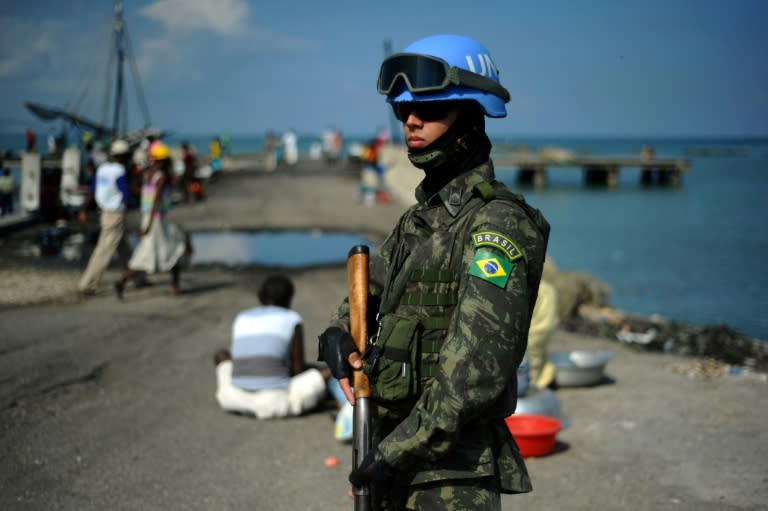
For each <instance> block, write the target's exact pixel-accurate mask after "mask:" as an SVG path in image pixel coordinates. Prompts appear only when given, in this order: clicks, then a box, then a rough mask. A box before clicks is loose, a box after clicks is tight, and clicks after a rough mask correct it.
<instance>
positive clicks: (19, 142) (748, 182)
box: [0, 133, 768, 341]
mask: <svg viewBox="0 0 768 511" xmlns="http://www.w3.org/2000/svg"><path fill="white" fill-rule="evenodd" d="M215 135H216V134H207V135H206V134H202V135H201V134H198V135H194V134H188V135H184V134H173V135H171V136H169V137H168V139H167V141H168V143H170V144H172V145H177V144H179V143H180V142H181V141H182V140H186V141H188V142H190V143H191V144H192V145H193V146H195V148H196V149H197V151H198V153H199V154H201V155H205V154H207V152H208V144H209V142H210V141H211V139H212V138H213V137H214V136H215ZM374 136H375V133H372V134H370V135H367V136H349V135H348V136H345V143H346V145H345V148H348V147H349V145H351V144H353V143H363V142H366V141H368V140H370V139H372V138H373V137H374ZM491 139H492V141H493V143H494V151H495V152H501V151H505V150H510V149H521V148H524V149H525V150H528V151H529V152H531V153H536V152H538V151H540V150H541V149H544V148H548V147H557V148H561V149H565V150H568V151H572V152H574V153H577V154H590V155H602V156H639V155H640V152H641V150H642V148H643V147H644V146H651V147H652V148H653V149H654V152H655V155H656V157H658V158H675V159H686V160H688V162H689V164H690V170H689V171H688V172H687V173H685V174H684V175H683V178H682V183H681V184H680V186H679V187H674V188H673V187H659V186H641V184H640V172H639V169H633V168H626V169H623V170H622V171H621V172H620V174H619V182H618V185H617V186H616V187H615V188H613V189H601V188H593V187H586V186H584V185H583V182H582V179H583V178H582V173H581V171H580V169H577V168H572V167H553V168H551V169H550V170H549V173H548V184H547V186H546V187H544V188H542V189H533V188H529V187H520V186H519V185H518V184H517V179H516V178H517V173H516V169H510V168H497V178H498V179H499V180H501V181H503V182H505V183H506V184H507V185H508V186H509V187H510V188H511V189H512V190H513V191H516V192H518V193H521V194H523V195H524V196H525V197H526V199H527V200H528V202H530V203H531V204H532V205H534V206H535V207H537V208H539V209H541V211H542V212H543V213H544V215H545V217H546V218H547V219H548V220H549V222H550V224H551V225H552V232H551V236H550V242H549V248H548V254H549V255H550V256H551V257H552V258H553V260H554V262H555V264H556V265H557V267H558V268H559V269H561V270H568V271H579V272H585V273H589V274H591V275H593V276H595V277H597V278H598V279H600V280H601V281H603V282H605V283H606V284H607V285H609V286H610V287H611V290H612V291H611V304H612V306H614V307H615V308H617V309H620V310H624V311H627V312H629V313H633V314H639V315H645V316H650V315H654V314H658V315H660V316H663V317H665V318H668V319H670V320H674V321H684V322H687V323H690V324H692V325H694V326H705V325H722V324H725V325H727V326H729V327H731V328H733V329H735V330H737V331H739V332H741V333H743V334H745V335H747V336H749V337H753V338H757V339H761V340H764V341H765V340H768V292H766V289H768V263H766V262H765V258H766V254H768V227H767V226H766V225H765V222H766V220H768V200H766V197H767V196H768V137H714V136H712V137H710V136H708V137H519V136H491ZM228 142H229V147H228V150H229V152H230V153H232V154H237V153H250V152H259V151H262V150H263V143H264V136H263V135H231V136H229V137H228ZM319 142H320V134H309V135H305V134H299V151H300V154H303V155H306V154H309V151H310V148H311V147H312V145H313V144H317V143H319ZM23 145H24V134H23V133H19V134H7V133H6V134H0V150H6V149H9V150H11V151H15V152H18V151H20V150H21V149H22V148H23ZM38 147H41V148H43V149H44V148H45V140H44V139H42V140H41V138H40V136H38Z"/></svg>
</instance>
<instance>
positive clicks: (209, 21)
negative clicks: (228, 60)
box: [140, 0, 250, 35]
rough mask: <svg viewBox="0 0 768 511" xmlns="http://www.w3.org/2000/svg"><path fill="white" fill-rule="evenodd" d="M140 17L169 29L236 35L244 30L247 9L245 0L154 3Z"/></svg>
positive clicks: (248, 10) (174, 0) (183, 0)
mask: <svg viewBox="0 0 768 511" xmlns="http://www.w3.org/2000/svg"><path fill="white" fill-rule="evenodd" d="M140 14H142V15H143V16H145V17H147V18H149V19H151V20H154V21H156V22H158V23H160V24H162V25H164V26H165V27H166V28H167V29H169V30H174V31H175V30H180V31H196V30H210V31H212V32H215V33H217V34H220V35H239V34H243V33H245V32H246V31H247V19H248V16H249V14H250V8H249V7H248V4H247V2H245V0H216V1H215V2H211V1H209V0H157V1H156V2H155V3H153V4H151V5H149V6H147V7H145V8H143V9H142V10H141V11H140Z"/></svg>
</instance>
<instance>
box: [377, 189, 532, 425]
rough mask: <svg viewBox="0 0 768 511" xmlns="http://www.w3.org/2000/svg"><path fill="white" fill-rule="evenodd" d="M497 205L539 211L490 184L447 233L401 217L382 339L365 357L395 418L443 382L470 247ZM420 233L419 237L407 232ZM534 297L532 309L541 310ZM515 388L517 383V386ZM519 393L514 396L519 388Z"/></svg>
mask: <svg viewBox="0 0 768 511" xmlns="http://www.w3.org/2000/svg"><path fill="white" fill-rule="evenodd" d="M492 200H505V201H511V202H514V203H515V204H516V205H518V206H519V207H521V208H522V209H523V211H524V212H525V213H526V214H527V215H528V216H531V217H533V215H535V214H538V211H536V210H535V209H533V208H531V207H530V206H529V205H528V204H526V203H525V201H524V200H523V199H522V198H521V197H520V196H518V195H516V194H514V193H512V192H510V191H509V190H507V189H506V188H504V187H499V188H495V187H494V186H493V185H492V184H491V183H488V182H482V183H479V184H478V185H476V186H475V187H474V189H473V197H472V198H471V199H470V200H469V201H467V203H466V204H465V205H464V206H463V208H462V209H461V211H460V212H459V213H458V214H457V215H456V216H455V217H453V218H452V221H451V222H450V223H449V224H446V225H444V226H441V229H440V230H436V231H434V230H432V229H431V228H429V227H428V226H425V225H421V226H419V225H418V221H417V220H418V219H415V218H413V217H414V216H415V215H417V214H418V209H416V210H411V211H409V213H407V214H406V215H404V216H403V218H401V220H400V222H399V223H398V226H397V229H396V233H397V236H398V239H397V240H396V242H395V247H394V250H393V253H392V260H391V262H390V268H389V274H388V275H387V276H386V280H385V282H384V293H383V294H382V302H381V306H380V309H379V315H378V328H377V334H376V335H375V336H374V337H373V338H372V342H371V344H370V345H369V347H368V350H367V352H366V355H365V366H364V368H365V372H366V373H367V374H368V377H369V379H370V381H371V383H372V390H373V399H374V400H375V401H377V402H378V403H379V404H380V405H382V407H383V408H384V409H386V410H388V411H389V412H390V413H391V414H392V417H393V418H394V417H397V416H400V415H403V414H407V413H408V411H409V410H410V409H411V408H412V406H413V404H414V403H415V401H416V400H417V399H418V398H419V396H420V395H421V393H422V392H423V390H424V389H425V388H427V387H428V386H429V385H430V384H431V383H432V382H433V380H434V378H435V377H436V375H437V369H438V360H439V354H440V348H441V347H442V345H443V342H444V340H445V338H446V335H447V332H448V328H449V326H450V324H451V318H452V316H453V313H454V310H455V308H456V305H457V303H458V292H459V284H460V278H461V277H462V274H463V273H464V272H465V271H466V268H464V267H463V264H462V256H463V248H464V245H465V244H466V242H467V240H468V239H469V236H470V232H469V230H470V225H471V224H472V219H473V218H474V217H475V213H476V212H477V211H478V210H479V209H480V208H481V207H482V206H483V205H485V204H486V203H488V202H490V201H492ZM409 225H413V226H415V228H416V230H417V232H415V233H407V232H405V229H406V228H407V227H408V226H409ZM535 300H536V295H535V293H534V294H533V297H532V303H531V310H532V309H533V304H534V303H535ZM514 383H515V382H510V384H511V385H514ZM512 391H514V389H512Z"/></svg>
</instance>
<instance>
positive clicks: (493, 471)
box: [334, 161, 549, 509]
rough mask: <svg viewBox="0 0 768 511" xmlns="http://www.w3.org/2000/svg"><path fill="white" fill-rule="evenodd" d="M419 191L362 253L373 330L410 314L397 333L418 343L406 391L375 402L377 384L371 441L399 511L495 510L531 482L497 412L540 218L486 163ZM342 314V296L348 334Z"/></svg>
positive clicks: (524, 306)
mask: <svg viewBox="0 0 768 511" xmlns="http://www.w3.org/2000/svg"><path fill="white" fill-rule="evenodd" d="M416 198H417V200H418V202H417V204H415V205H414V206H412V207H411V208H409V209H408V211H406V213H405V214H404V215H403V216H402V217H401V219H400V221H399V222H398V225H397V227H396V228H395V230H394V231H393V232H392V233H391V234H390V235H389V237H388V238H387V239H386V240H385V241H384V244H383V246H382V247H381V249H380V250H379V253H378V255H374V256H372V257H371V263H370V290H371V294H372V299H371V303H376V302H380V305H379V310H380V314H379V320H380V323H379V326H378V327H376V326H372V327H371V328H379V330H380V335H385V336H386V335H388V334H387V333H386V332H381V330H382V327H383V330H386V329H387V324H388V323H387V318H389V317H396V318H400V321H401V324H403V323H402V322H406V323H407V321H408V318H413V319H414V321H415V326H414V327H413V329H405V330H403V329H401V331H407V332H408V335H413V336H414V338H416V339H417V342H418V358H417V359H415V360H406V361H404V362H403V369H404V371H403V373H405V368H406V366H407V364H408V363H409V362H413V363H414V364H415V365H416V366H418V368H419V372H418V374H417V377H416V381H415V382H413V386H412V387H413V389H414V393H415V395H414V396H413V398H411V399H404V400H402V401H400V402H391V401H382V400H381V399H380V396H377V395H376V392H377V390H376V386H375V385H374V388H373V392H374V395H373V396H372V397H373V399H374V402H376V403H378V406H377V412H378V413H377V414H376V417H375V419H374V421H375V422H374V445H378V449H379V450H380V451H381V453H382V454H383V456H384V458H385V460H386V461H387V463H388V464H390V465H391V466H392V467H393V468H394V469H396V471H397V473H398V477H397V486H400V487H401V488H407V491H404V492H403V498H402V500H405V499H406V498H407V503H406V507H407V508H408V509H417V508H418V509H425V508H426V509H431V508H437V509H499V508H500V496H499V493H500V492H501V493H522V492H528V491H531V489H532V487H531V483H530V479H529V477H528V473H527V470H526V468H525V464H524V462H523V459H522V457H521V456H520V453H519V450H518V448H517V445H516V444H515V442H514V440H513V438H512V436H511V435H510V433H509V430H508V429H507V428H506V426H505V423H504V421H503V418H504V417H506V416H508V415H510V414H511V413H513V412H514V410H515V406H516V389H515V386H516V369H517V367H518V366H519V365H520V362H521V360H522V358H523V354H524V353H525V349H526V342H527V336H528V328H529V324H530V320H531V314H532V311H533V306H534V303H535V301H536V293H537V289H538V285H539V280H540V278H541V273H542V269H543V264H544V255H545V251H546V245H547V239H548V235H549V224H548V223H547V222H546V220H545V219H544V218H543V217H542V216H541V214H540V213H539V212H538V210H535V209H534V208H532V207H530V206H528V205H527V204H525V201H524V200H523V199H522V197H520V196H516V195H514V194H512V193H511V192H509V191H508V190H507V189H506V188H505V187H504V186H503V185H502V184H500V183H498V182H495V181H494V171H493V164H492V163H491V162H490V161H487V162H486V163H484V164H482V165H480V166H478V167H476V168H474V169H472V170H471V171H468V172H465V173H462V174H459V175H458V176H456V177H455V178H454V179H453V180H452V181H450V182H449V183H448V184H447V185H446V186H444V187H443V188H442V189H441V190H440V191H439V192H438V193H437V194H435V195H434V196H432V197H426V196H425V193H424V190H423V188H422V187H421V186H420V187H419V188H417V190H416ZM347 317H348V306H347V303H346V301H345V302H344V303H343V304H342V306H341V307H340V308H339V312H338V315H337V319H336V320H335V322H334V324H335V325H336V326H340V327H342V328H343V329H345V330H348V320H347ZM395 328H399V327H395ZM373 331H375V330H373ZM412 332H415V333H412ZM370 353H372V350H371V347H369V349H368V354H367V356H368V355H370ZM371 362H372V361H371V360H370V358H369V359H368V360H367V361H366V371H367V372H368V371H369V369H371V365H372V364H371ZM373 366H374V367H373V369H375V368H376V363H374V364H373ZM369 377H370V378H371V379H372V381H374V382H375V380H376V378H377V377H379V376H377V373H376V372H375V370H374V371H371V372H370V373H369ZM405 494H407V495H405ZM402 500H401V502H400V503H399V504H393V503H391V502H389V503H385V504H384V507H385V508H396V507H399V506H402Z"/></svg>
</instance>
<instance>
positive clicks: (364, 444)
mask: <svg viewBox="0 0 768 511" xmlns="http://www.w3.org/2000/svg"><path fill="white" fill-rule="evenodd" d="M368 259H369V250H368V247H367V246H365V245H355V246H354V247H352V249H351V250H350V251H349V256H348V257H347V285H348V294H347V296H348V299H349V328H350V334H351V335H352V338H353V339H354V340H355V346H356V347H357V350H358V351H359V352H360V354H361V355H364V354H365V349H366V347H367V343H368ZM353 385H354V388H355V409H354V416H353V425H352V426H353V429H352V438H353V439H352V468H353V469H355V468H358V467H359V466H360V463H362V461H363V458H365V455H366V454H368V452H370V450H371V427H370V420H371V410H370V407H369V406H370V405H369V403H368V398H369V397H370V396H371V386H370V383H369V382H368V376H367V375H366V374H365V372H364V371H363V370H362V369H360V370H356V371H354V373H353ZM354 493H355V510H356V511H368V510H370V509H371V496H370V492H369V491H368V487H361V488H355V489H354Z"/></svg>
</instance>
